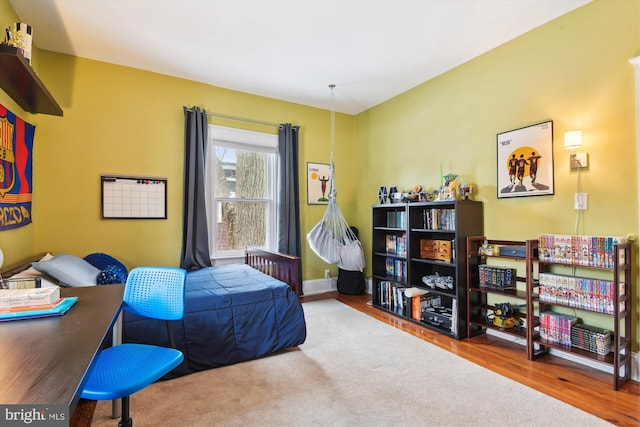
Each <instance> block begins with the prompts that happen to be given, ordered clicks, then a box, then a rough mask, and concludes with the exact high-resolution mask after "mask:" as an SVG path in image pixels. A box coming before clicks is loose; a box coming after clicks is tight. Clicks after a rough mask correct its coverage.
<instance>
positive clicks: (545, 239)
mask: <svg viewBox="0 0 640 427" xmlns="http://www.w3.org/2000/svg"><path fill="white" fill-rule="evenodd" d="M622 243H627V238H626V237H624V236H581V235H567V234H540V235H539V236H538V248H539V251H538V253H539V259H540V260H541V261H549V262H558V263H563V264H573V265H582V266H587V267H600V268H613V267H614V264H615V263H616V262H618V263H620V264H623V263H624V262H625V260H624V259H618V257H617V256H616V255H615V254H614V253H613V250H614V246H615V245H619V244H622ZM620 257H621V258H623V257H624V256H623V255H622V254H621V255H620Z"/></svg>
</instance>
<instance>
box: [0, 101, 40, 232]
mask: <svg viewBox="0 0 640 427" xmlns="http://www.w3.org/2000/svg"><path fill="white" fill-rule="evenodd" d="M35 130H36V127H35V126H34V125H32V124H30V123H27V122H25V121H24V120H22V119H21V118H20V117H17V116H16V115H15V114H13V113H12V112H11V111H9V110H7V109H6V108H5V107H4V106H3V105H0V231H2V230H9V229H12V228H18V227H22V226H24V225H27V224H30V223H31V199H32V194H33V188H32V182H33V181H32V172H33V162H32V159H33V136H34V134H35Z"/></svg>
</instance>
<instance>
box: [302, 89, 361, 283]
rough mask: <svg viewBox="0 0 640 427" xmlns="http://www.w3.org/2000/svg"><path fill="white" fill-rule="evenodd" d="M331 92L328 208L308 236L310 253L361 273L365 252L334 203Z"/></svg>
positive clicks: (333, 126)
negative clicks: (312, 252)
mask: <svg viewBox="0 0 640 427" xmlns="http://www.w3.org/2000/svg"><path fill="white" fill-rule="evenodd" d="M329 87H330V88H331V163H330V165H329V175H330V176H329V205H328V206H327V210H326V211H325V213H324V216H323V217H322V219H321V220H320V222H318V224H316V226H315V227H313V229H312V230H311V231H310V232H309V234H307V241H308V242H309V246H310V247H311V249H312V250H313V251H314V252H315V253H316V254H317V255H318V256H319V257H320V258H322V259H323V260H324V261H325V262H327V263H329V264H337V265H338V267H340V268H341V269H343V270H349V271H363V270H364V252H363V250H362V244H361V243H360V240H358V237H357V236H356V235H355V233H354V232H353V230H352V229H351V227H349V224H347V221H346V220H345V219H344V216H342V212H340V208H339V207H338V202H337V200H336V196H337V191H336V186H335V173H334V165H333V150H334V146H335V111H334V105H333V103H334V95H333V89H334V88H335V85H329Z"/></svg>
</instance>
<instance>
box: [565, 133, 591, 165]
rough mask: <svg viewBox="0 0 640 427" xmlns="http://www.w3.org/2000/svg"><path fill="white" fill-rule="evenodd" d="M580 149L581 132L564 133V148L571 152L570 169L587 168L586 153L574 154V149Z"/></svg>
mask: <svg viewBox="0 0 640 427" xmlns="http://www.w3.org/2000/svg"><path fill="white" fill-rule="evenodd" d="M580 147H582V131H581V130H570V131H568V132H565V133H564V148H566V149H568V150H571V157H570V163H569V164H570V166H571V169H580V168H586V167H587V153H576V148H580Z"/></svg>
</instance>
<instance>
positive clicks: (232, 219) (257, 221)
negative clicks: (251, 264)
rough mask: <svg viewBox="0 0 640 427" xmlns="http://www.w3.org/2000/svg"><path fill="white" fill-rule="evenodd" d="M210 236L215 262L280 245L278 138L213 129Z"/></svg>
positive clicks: (210, 133)
mask: <svg viewBox="0 0 640 427" xmlns="http://www.w3.org/2000/svg"><path fill="white" fill-rule="evenodd" d="M209 142H210V147H209V148H210V150H209V168H208V170H209V182H208V185H209V188H208V190H207V193H208V195H209V211H208V212H209V215H208V217H209V230H210V231H209V232H210V233H211V238H210V250H211V256H212V257H213V258H225V257H239V256H242V255H243V254H244V248H245V246H247V245H252V246H259V247H263V248H267V249H273V248H274V247H275V245H276V240H275V239H276V224H277V221H276V202H275V194H276V166H277V164H276V162H277V146H278V136H277V135H273V134H268V133H261V132H253V131H247V130H240V129H234V128H227V127H222V126H215V125H209Z"/></svg>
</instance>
